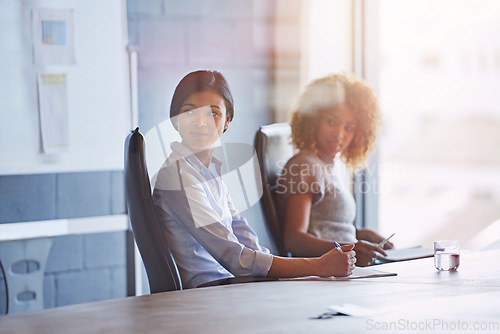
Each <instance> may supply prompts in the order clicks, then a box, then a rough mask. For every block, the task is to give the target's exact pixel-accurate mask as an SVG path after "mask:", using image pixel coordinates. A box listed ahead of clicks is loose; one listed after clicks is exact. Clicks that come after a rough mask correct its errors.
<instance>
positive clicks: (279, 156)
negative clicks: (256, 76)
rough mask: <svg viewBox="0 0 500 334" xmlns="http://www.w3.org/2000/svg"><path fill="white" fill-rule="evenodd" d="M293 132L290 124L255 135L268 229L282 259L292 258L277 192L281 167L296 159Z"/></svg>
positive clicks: (274, 127)
mask: <svg viewBox="0 0 500 334" xmlns="http://www.w3.org/2000/svg"><path fill="white" fill-rule="evenodd" d="M290 133H291V129H290V126H289V125H288V124H287V123H275V124H271V125H265V126H261V127H260V129H259V130H258V131H257V133H256V135H255V150H256V151H257V157H258V158H259V162H260V175H261V177H262V199H261V201H260V203H261V206H262V210H263V212H264V217H265V219H266V223H267V227H268V230H269V232H270V233H271V236H272V238H273V240H274V243H275V245H276V248H277V251H278V253H279V255H280V256H288V252H287V251H286V248H285V243H284V241H283V217H280V216H279V213H278V211H277V210H276V203H275V198H274V195H273V193H274V191H275V190H276V187H277V185H276V181H277V179H278V177H279V176H280V174H281V167H283V166H284V165H285V163H286V162H287V161H288V159H290V158H291V157H292V156H293V146H292V145H291V144H290Z"/></svg>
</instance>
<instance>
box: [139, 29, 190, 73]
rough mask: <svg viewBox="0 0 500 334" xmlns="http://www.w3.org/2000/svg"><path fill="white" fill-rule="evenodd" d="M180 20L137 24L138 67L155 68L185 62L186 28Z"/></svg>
mask: <svg viewBox="0 0 500 334" xmlns="http://www.w3.org/2000/svg"><path fill="white" fill-rule="evenodd" d="M185 24H186V23H184V22H183V21H180V20H170V21H162V20H147V21H141V23H140V24H139V45H138V47H139V57H138V60H139V66H140V68H145V67H157V66H162V65H166V64H182V63H184V62H185V61H186V57H187V56H186V52H185V50H186V48H185V41H186V27H185Z"/></svg>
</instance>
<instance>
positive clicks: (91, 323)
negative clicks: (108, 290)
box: [0, 250, 500, 333]
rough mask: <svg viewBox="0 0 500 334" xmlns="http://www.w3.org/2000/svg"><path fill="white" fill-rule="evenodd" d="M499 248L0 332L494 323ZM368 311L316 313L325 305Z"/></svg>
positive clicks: (62, 311)
mask: <svg viewBox="0 0 500 334" xmlns="http://www.w3.org/2000/svg"><path fill="white" fill-rule="evenodd" d="M499 264H500V250H494V251H488V252H478V253H465V254H462V255H461V263H460V267H459V268H458V270H457V271H456V272H439V271H436V270H435V269H434V265H433V259H432V258H427V259H421V260H414V261H406V262H399V263H389V264H384V265H380V266H377V267H376V269H379V270H384V271H390V272H396V273H398V276H393V277H380V278H369V279H356V280H350V281H277V282H261V283H246V284H235V285H226V286H217V287H209V288H199V289H191V290H184V291H174V292H166V293H161V294H155V295H146V296H139V297H128V298H123V299H115V300H108V301H101V302H95V303H88V304H80V305H72V306H65V307H59V308H54V309H48V310H44V311H39V312H33V313H25V314H13V315H7V316H0V333H196V332H199V333H363V332H366V333H400V332H408V333H420V332H427V333H430V332H441V331H443V330H446V329H448V330H450V328H451V329H453V328H455V330H452V331H450V332H454V333H457V332H462V331H463V332H464V333H465V332H468V333H483V332H489V333H494V332H497V333H500V265H499ZM334 304H335V305H337V304H354V305H357V306H362V307H364V308H365V310H368V311H370V312H373V314H371V315H369V316H364V317H352V316H335V317H332V318H329V319H314V318H315V317H317V316H318V315H320V314H322V313H324V312H326V311H327V310H328V306H330V305H334Z"/></svg>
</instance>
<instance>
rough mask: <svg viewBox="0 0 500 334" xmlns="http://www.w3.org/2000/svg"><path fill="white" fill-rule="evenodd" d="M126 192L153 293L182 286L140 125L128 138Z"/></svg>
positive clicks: (234, 279)
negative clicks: (157, 203)
mask: <svg viewBox="0 0 500 334" xmlns="http://www.w3.org/2000/svg"><path fill="white" fill-rule="evenodd" d="M125 194H126V198H127V208H128V215H129V218H130V223H131V224H132V230H133V232H134V237H135V241H136V243H137V247H138V248H139V252H140V253H141V257H142V261H143V262H144V266H145V268H146V273H147V275H148V280H149V288H150V291H151V293H157V292H164V291H173V290H182V283H181V279H180V275H179V271H178V269H177V265H176V264H175V260H174V258H173V256H172V253H171V252H170V249H169V247H168V244H167V243H166V239H161V240H160V238H161V235H162V232H161V230H160V222H159V218H158V216H157V215H156V210H155V207H154V204H153V198H152V195H151V183H150V182H149V176H148V171H147V167H146V158H145V141H144V137H143V135H142V134H141V133H140V132H139V128H136V129H135V130H134V131H132V133H130V134H129V135H128V136H127V138H126V140H125ZM274 280H276V279H275V278H267V277H251V276H242V277H231V278H223V279H220V280H216V281H212V282H208V283H205V284H202V285H201V286H200V287H209V286H217V285H225V284H236V283H250V282H263V281H274Z"/></svg>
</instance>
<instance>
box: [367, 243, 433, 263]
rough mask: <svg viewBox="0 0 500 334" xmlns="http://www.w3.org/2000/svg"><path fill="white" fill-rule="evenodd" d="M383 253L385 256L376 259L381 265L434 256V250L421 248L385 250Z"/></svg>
mask: <svg viewBox="0 0 500 334" xmlns="http://www.w3.org/2000/svg"><path fill="white" fill-rule="evenodd" d="M385 252H386V253H387V256H382V255H379V256H378V257H377V259H378V260H379V261H380V262H382V263H387V262H397V261H408V260H416V259H423V258H426V257H433V256H434V250H432V249H430V248H425V247H422V246H418V247H411V248H393V249H386V250H385Z"/></svg>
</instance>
